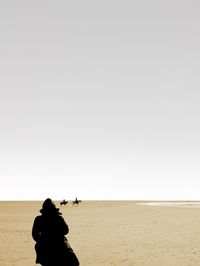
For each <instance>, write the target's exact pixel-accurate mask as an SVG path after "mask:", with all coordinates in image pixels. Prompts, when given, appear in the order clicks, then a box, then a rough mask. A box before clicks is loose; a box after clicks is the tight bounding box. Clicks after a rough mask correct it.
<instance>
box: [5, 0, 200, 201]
mask: <svg viewBox="0 0 200 266" xmlns="http://www.w3.org/2000/svg"><path fill="white" fill-rule="evenodd" d="M199 14H200V2H199V1H192V0H188V1H184V0H177V1H176V0H170V1H162V0H159V1H151V0H144V1H142V0H138V1H134V0H130V1H125V0H123V1H122V0H121V1H117V0H113V1H111V0H105V1H102V0H101V1H94V0H91V1H88V0H86V1H83V0H81V1H79V0H77V1H68V0H56V1H50V0H48V1H47V0H45V1H41V0H40V1H37V0H34V1H27V0H24V1H21V0H18V1H15V0H11V1H9V0H8V1H1V3H0V182H1V183H0V200H1V199H2V200H5V199H23V200H28V199H29V200H32V199H36V200H38V199H42V200H43V199H45V198H46V197H51V198H53V199H63V198H66V199H73V198H75V197H76V196H77V197H78V198H80V199H83V200H84V199H91V200H93V199H94V200H95V199H119V200H120V199H124V200H126V199H129V200H200V123H199V117H200V103H199V102H200V34H199V30H200V16H199Z"/></svg>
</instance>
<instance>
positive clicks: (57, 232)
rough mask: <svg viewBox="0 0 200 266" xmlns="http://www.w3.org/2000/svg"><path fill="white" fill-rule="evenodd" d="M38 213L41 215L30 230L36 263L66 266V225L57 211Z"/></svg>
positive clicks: (67, 229)
mask: <svg viewBox="0 0 200 266" xmlns="http://www.w3.org/2000/svg"><path fill="white" fill-rule="evenodd" d="M40 212H41V213H42V215H39V216H37V217H36V218H35V220H34V223H33V228H32V236H33V239H34V240H35V241H36V244H35V250H36V263H40V264H41V265H45V266H46V265H47V266H48V265H56V266H62V265H65V266H67V265H68V263H67V261H66V260H67V259H66V257H65V244H64V238H65V235H66V234H67V233H68V232H69V228H68V225H67V224H66V222H65V220H64V219H63V217H62V216H61V213H59V211H58V209H55V210H51V211H44V210H41V211H40Z"/></svg>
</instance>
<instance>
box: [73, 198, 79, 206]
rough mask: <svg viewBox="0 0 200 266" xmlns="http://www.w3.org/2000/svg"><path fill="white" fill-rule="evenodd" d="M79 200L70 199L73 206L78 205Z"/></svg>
mask: <svg viewBox="0 0 200 266" xmlns="http://www.w3.org/2000/svg"><path fill="white" fill-rule="evenodd" d="M80 202H81V200H78V199H77V198H76V199H75V200H73V201H72V205H73V206H75V205H76V206H78V205H79V203H80Z"/></svg>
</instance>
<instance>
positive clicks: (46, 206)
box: [41, 198, 59, 213]
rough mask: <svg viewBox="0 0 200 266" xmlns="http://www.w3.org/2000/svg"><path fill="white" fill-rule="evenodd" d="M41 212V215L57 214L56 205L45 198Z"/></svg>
mask: <svg viewBox="0 0 200 266" xmlns="http://www.w3.org/2000/svg"><path fill="white" fill-rule="evenodd" d="M41 212H42V213H55V212H57V213H59V209H58V208H56V205H55V203H54V202H53V200H52V199H50V198H47V199H46V200H45V201H44V202H43V204H42V210H41Z"/></svg>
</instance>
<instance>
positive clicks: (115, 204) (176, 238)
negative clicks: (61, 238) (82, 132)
mask: <svg viewBox="0 0 200 266" xmlns="http://www.w3.org/2000/svg"><path fill="white" fill-rule="evenodd" d="M41 204H42V202H0V246H1V252H0V265H1V266H34V265H36V264H35V251H34V241H33V239H32V237H31V229H32V224H33V220H34V218H35V216H36V215H38V213H39V212H38V211H39V209H40V208H41ZM57 206H59V204H58V203H57ZM60 209H61V212H62V213H63V217H64V218H65V220H66V222H67V223H68V225H69V229H70V232H69V234H68V239H69V241H70V243H71V245H72V247H73V248H74V251H75V252H76V254H77V256H78V258H79V260H80V262H81V265H82V266H86V265H92V266H94V265H95V266H100V265H101V266H102V265H105V266H109V265H112V266H113V265H116V266H161V265H162V266H199V265H200V208H194V207H191V206H184V205H183V206H182V205H180V206H179V205H178V206H176V207H174V206H171V205H167V206H159V205H154V204H150V206H148V205H141V204H139V205H138V204H137V202H134V201H85V202H82V203H80V205H79V206H78V207H73V206H72V204H71V203H69V204H68V205H67V206H62V207H60ZM37 265H39V264H37Z"/></svg>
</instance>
